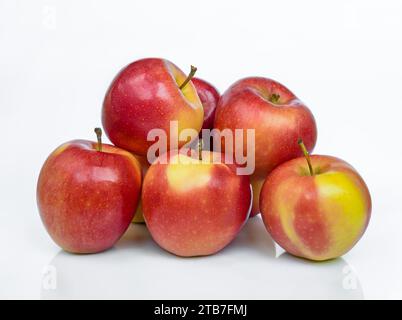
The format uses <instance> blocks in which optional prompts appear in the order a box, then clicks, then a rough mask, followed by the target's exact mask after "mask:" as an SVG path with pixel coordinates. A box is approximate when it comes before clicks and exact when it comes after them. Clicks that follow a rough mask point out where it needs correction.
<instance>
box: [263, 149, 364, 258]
mask: <svg viewBox="0 0 402 320" xmlns="http://www.w3.org/2000/svg"><path fill="white" fill-rule="evenodd" d="M311 163H312V166H313V170H314V172H315V175H314V176H311V175H310V173H309V171H308V167H307V163H306V159H305V158H304V157H301V158H296V159H293V160H290V161H288V162H285V163H284V164H282V165H280V166H279V167H277V168H276V169H275V170H274V171H272V173H271V174H270V175H269V176H268V177H267V179H266V180H265V183H264V185H263V188H262V191H261V195H260V208H261V215H262V218H263V220H264V224H265V226H266V228H267V230H268V232H269V233H270V234H271V236H272V237H273V239H274V240H275V241H276V242H277V243H278V244H279V245H280V246H281V247H282V248H284V249H285V250H286V251H287V252H289V253H291V254H293V255H295V256H298V257H302V258H306V259H310V260H316V261H322V260H329V259H333V258H337V257H340V256H342V255H343V254H345V253H346V252H348V251H349V250H350V249H351V248H352V247H353V246H354V245H355V244H356V243H357V241H359V239H360V238H361V237H362V235H363V233H364V232H365V230H366V228H367V225H368V223H369V220H370V216H371V197H370V193H369V190H368V188H367V186H366V184H365V182H364V181H363V179H362V178H361V177H360V175H359V174H358V173H357V172H356V170H355V169H354V168H353V167H352V166H350V165H349V164H348V163H346V162H345V161H343V160H340V159H338V158H335V157H330V156H319V155H313V156H311Z"/></svg>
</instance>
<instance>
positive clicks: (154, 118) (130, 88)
mask: <svg viewBox="0 0 402 320" xmlns="http://www.w3.org/2000/svg"><path fill="white" fill-rule="evenodd" d="M195 70H196V68H194V67H192V72H191V73H190V75H189V76H188V77H186V75H185V74H184V73H183V72H182V71H181V70H180V69H179V68H178V67H177V66H175V65H174V64H173V63H171V62H169V61H167V60H163V59H155V58H153V59H143V60H138V61H136V62H133V63H131V64H129V65H128V66H127V67H125V68H124V69H123V70H122V71H120V73H119V74H118V75H117V76H116V78H115V79H114V80H113V82H112V84H111V85H110V87H109V89H108V91H107V93H106V96H105V100H104V103H103V109H102V123H103V126H104V128H105V131H106V134H107V136H108V137H109V139H110V141H112V142H113V143H114V144H115V145H116V146H118V147H121V148H124V149H127V150H130V151H132V152H134V153H135V154H138V155H140V156H145V155H146V154H147V151H148V148H149V147H150V146H151V145H152V144H153V143H154V141H147V135H148V133H149V131H150V130H151V129H155V128H157V129H162V130H164V131H165V132H166V134H167V142H168V145H167V148H170V141H171V140H170V139H173V140H174V141H178V140H179V135H180V133H181V132H182V131H183V130H184V129H194V130H196V131H197V132H199V131H200V130H201V127H202V123H203V118H204V112H203V107H202V104H201V101H200V99H199V97H198V95H197V91H196V89H195V87H194V85H193V84H192V82H191V81H190V79H191V78H192V76H193V75H194V73H195ZM171 121H177V124H178V132H177V136H174V135H176V133H175V134H173V136H171V135H170V124H171ZM187 142H189V141H187V140H186V141H179V144H178V147H180V146H182V145H184V144H185V143H187Z"/></svg>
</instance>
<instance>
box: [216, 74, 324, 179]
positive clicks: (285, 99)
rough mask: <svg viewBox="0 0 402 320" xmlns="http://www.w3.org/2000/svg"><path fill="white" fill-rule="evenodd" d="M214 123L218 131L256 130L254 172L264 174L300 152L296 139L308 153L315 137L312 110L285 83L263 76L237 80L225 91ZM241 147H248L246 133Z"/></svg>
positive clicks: (313, 144) (223, 147)
mask: <svg viewBox="0 0 402 320" xmlns="http://www.w3.org/2000/svg"><path fill="white" fill-rule="evenodd" d="M274 94H275V95H279V97H280V98H279V101H277V102H276V103H273V102H271V101H270V98H271V97H272V96H273V95H274ZM214 126H215V128H217V129H219V130H224V129H227V128H228V129H231V130H234V129H244V130H246V129H255V172H254V173H255V174H256V175H259V176H264V177H266V176H267V175H268V173H269V172H271V171H272V169H274V168H275V167H276V166H277V165H279V164H281V163H283V162H285V161H288V160H290V159H293V158H296V157H299V156H302V155H303V154H302V152H301V150H300V148H299V146H298V145H297V144H295V143H294V142H295V141H297V140H298V139H300V138H301V139H303V141H304V144H305V146H306V148H307V150H308V151H309V152H311V151H312V150H313V148H314V146H315V143H316V140H317V128H316V123H315V120H314V116H313V114H312V113H311V111H310V110H309V109H308V108H307V107H306V106H305V105H304V104H303V103H302V102H301V101H300V100H299V99H298V98H297V97H296V96H295V95H294V94H293V93H292V92H291V91H290V90H289V89H287V88H286V87H285V86H283V85H282V84H280V83H278V82H276V81H274V80H271V79H267V78H262V77H250V78H245V79H242V80H239V81H237V82H236V83H234V84H233V85H232V86H231V87H230V88H229V89H227V90H226V92H225V93H224V94H223V95H222V96H221V98H220V100H219V103H218V107H217V109H216V114H215V124H214ZM236 147H237V148H239V146H236ZM240 147H241V145H240ZM243 148H244V149H243V150H247V148H246V134H245V133H244V140H243ZM224 150H225V145H224V141H222V151H223V152H224ZM235 150H236V149H235Z"/></svg>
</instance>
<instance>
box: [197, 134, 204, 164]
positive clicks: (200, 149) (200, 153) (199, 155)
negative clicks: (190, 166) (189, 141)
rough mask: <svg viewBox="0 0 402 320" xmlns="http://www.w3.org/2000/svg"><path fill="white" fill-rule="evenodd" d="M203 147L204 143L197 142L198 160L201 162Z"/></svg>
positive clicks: (200, 140) (201, 141)
mask: <svg viewBox="0 0 402 320" xmlns="http://www.w3.org/2000/svg"><path fill="white" fill-rule="evenodd" d="M203 147H204V141H203V140H202V139H199V140H198V160H200V161H202V148H203Z"/></svg>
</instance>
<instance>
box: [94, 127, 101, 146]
mask: <svg viewBox="0 0 402 320" xmlns="http://www.w3.org/2000/svg"><path fill="white" fill-rule="evenodd" d="M94 131H95V133H96V138H97V139H98V144H97V146H96V150H97V151H102V129H101V128H95V130H94Z"/></svg>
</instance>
